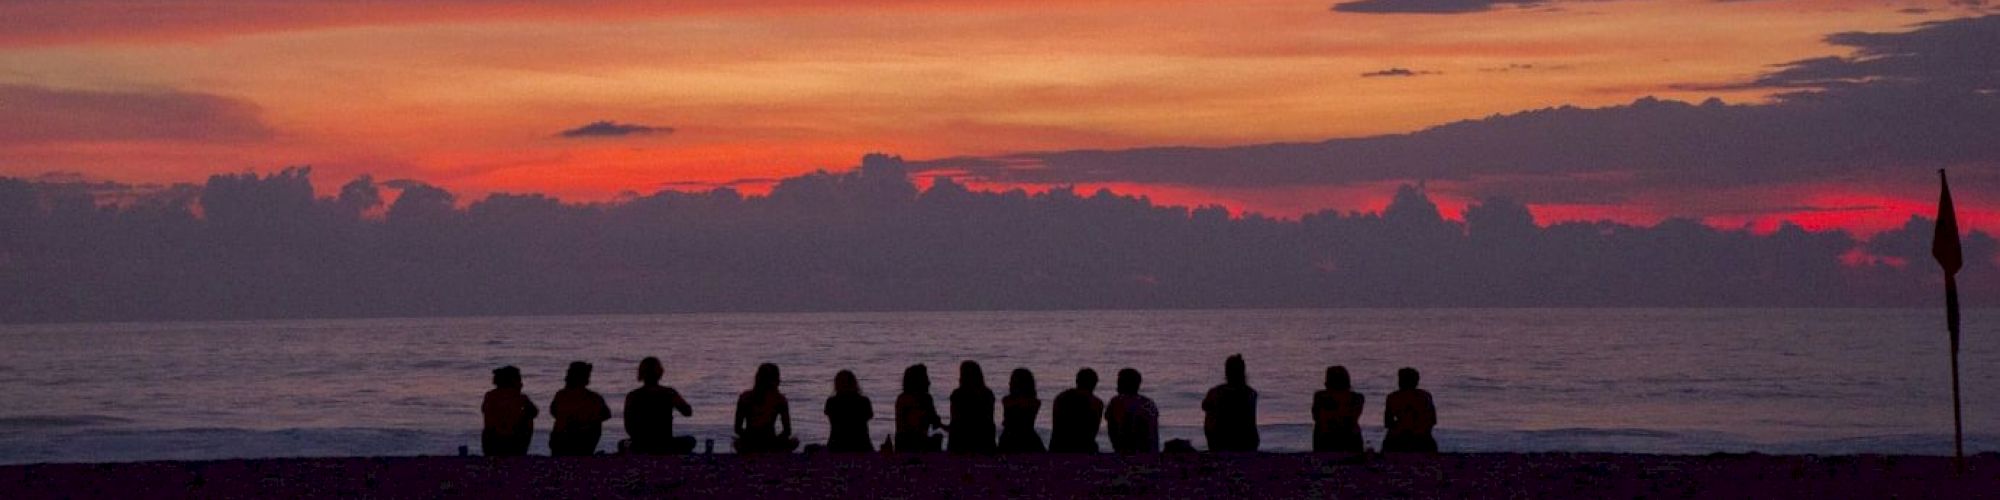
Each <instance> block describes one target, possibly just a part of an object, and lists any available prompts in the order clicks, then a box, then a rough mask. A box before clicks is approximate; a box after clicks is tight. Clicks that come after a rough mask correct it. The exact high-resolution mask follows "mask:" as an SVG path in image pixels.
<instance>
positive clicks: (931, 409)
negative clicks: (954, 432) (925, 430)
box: [923, 400, 951, 432]
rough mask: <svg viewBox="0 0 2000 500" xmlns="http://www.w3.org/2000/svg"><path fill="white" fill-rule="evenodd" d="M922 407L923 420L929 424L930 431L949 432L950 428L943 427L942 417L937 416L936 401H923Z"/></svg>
mask: <svg viewBox="0 0 2000 500" xmlns="http://www.w3.org/2000/svg"><path fill="white" fill-rule="evenodd" d="M923 407H924V416H925V417H924V419H925V420H927V421H929V422H930V424H931V428H932V429H937V430H941V431H945V432H951V428H950V427H945V426H944V417H943V416H941V415H938V411H937V402H936V401H931V400H924V402H923Z"/></svg>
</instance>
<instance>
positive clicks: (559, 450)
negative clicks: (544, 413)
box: [549, 361, 611, 457]
mask: <svg viewBox="0 0 2000 500" xmlns="http://www.w3.org/2000/svg"><path fill="white" fill-rule="evenodd" d="M589 385H590V363H585V362H582V361H573V362H570V364H569V372H568V373H566V374H564V375H563V388H562V390H561V391H556V399H555V400H554V401H550V402H549V415H551V416H554V417H555V419H556V423H555V426H554V427H553V428H551V429H549V454H550V455H554V456H558V457H585V456H590V455H591V454H594V453H597V439H598V438H600V437H603V435H604V421H606V420H611V406H609V405H606V404H604V396H599V395H597V393H596V392H594V391H591V390H590V389H588V388H587V387H588V386H589Z"/></svg>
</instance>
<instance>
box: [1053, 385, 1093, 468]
mask: <svg viewBox="0 0 2000 500" xmlns="http://www.w3.org/2000/svg"><path fill="white" fill-rule="evenodd" d="M1096 389H1097V372H1096V371H1094V370H1091V369H1089V368H1084V369H1083V370H1080V371H1078V372H1077V374H1076V387H1075V388H1073V389H1069V390H1066V391H1063V392H1062V393H1061V394H1057V395H1056V399H1055V402H1054V403H1053V404H1052V405H1051V406H1052V407H1051V408H1050V409H1049V421H1050V424H1051V427H1052V428H1051V429H1049V451H1053V452H1063V453H1097V425H1098V422H1099V421H1101V420H1102V419H1103V418H1104V400H1101V399H1097V395H1096V394H1092V393H1091V391H1093V390H1096Z"/></svg>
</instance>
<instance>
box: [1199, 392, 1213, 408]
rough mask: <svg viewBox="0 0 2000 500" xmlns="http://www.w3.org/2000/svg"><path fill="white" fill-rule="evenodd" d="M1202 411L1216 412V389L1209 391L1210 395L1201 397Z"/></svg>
mask: <svg viewBox="0 0 2000 500" xmlns="http://www.w3.org/2000/svg"><path fill="white" fill-rule="evenodd" d="M1201 411H1204V412H1211V411H1215V389H1209V390H1208V394H1207V395H1205V396H1202V397H1201Z"/></svg>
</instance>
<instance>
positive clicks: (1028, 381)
mask: <svg viewBox="0 0 2000 500" xmlns="http://www.w3.org/2000/svg"><path fill="white" fill-rule="evenodd" d="M1007 394H1011V395H1015V396H1023V397H1030V398H1032V397H1035V374H1034V373H1032V372H1029V371H1028V369H1027V368H1015V369H1014V374H1013V375H1012V376H1010V377H1008V378H1007Z"/></svg>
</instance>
